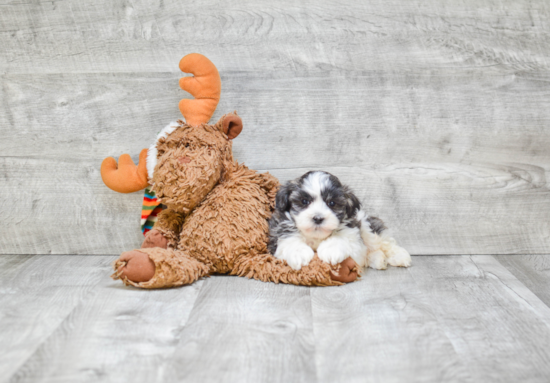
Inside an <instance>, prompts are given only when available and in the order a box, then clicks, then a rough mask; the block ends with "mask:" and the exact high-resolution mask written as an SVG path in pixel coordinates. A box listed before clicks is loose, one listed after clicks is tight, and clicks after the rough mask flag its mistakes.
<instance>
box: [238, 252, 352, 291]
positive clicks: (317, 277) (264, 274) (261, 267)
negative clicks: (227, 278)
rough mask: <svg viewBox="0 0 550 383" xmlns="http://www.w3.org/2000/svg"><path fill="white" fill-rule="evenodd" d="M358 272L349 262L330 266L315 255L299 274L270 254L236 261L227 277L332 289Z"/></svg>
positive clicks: (347, 260)
mask: <svg viewBox="0 0 550 383" xmlns="http://www.w3.org/2000/svg"><path fill="white" fill-rule="evenodd" d="M358 269H359V268H358V267H357V264H356V263H355V261H354V260H353V259H351V258H347V259H346V260H344V261H343V262H342V263H340V264H338V265H336V266H332V265H330V264H328V263H326V262H322V261H321V260H320V259H319V257H317V254H316V255H315V256H314V257H313V259H312V260H311V262H310V263H309V265H307V266H302V268H301V269H300V270H294V269H292V268H291V267H290V266H288V265H287V264H286V262H285V261H283V260H281V259H277V258H275V257H274V256H273V255H271V254H259V255H254V254H250V255H243V256H240V257H239V258H238V259H237V261H236V262H235V264H234V266H233V270H232V271H231V275H239V276H242V277H247V278H254V279H257V280H260V281H264V282H275V283H279V282H282V283H290V284H293V285H302V286H336V285H341V284H342V283H349V282H353V281H354V280H356V279H357V277H358V273H359V270H358Z"/></svg>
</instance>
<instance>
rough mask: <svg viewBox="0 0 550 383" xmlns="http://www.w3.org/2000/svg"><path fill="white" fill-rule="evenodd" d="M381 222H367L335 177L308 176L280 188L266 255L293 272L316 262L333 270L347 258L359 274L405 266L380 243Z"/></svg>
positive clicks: (394, 249)
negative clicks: (361, 270)
mask: <svg viewBox="0 0 550 383" xmlns="http://www.w3.org/2000/svg"><path fill="white" fill-rule="evenodd" d="M385 229H386V227H385V226H384V223H383V222H382V220H380V219H379V218H376V217H369V216H368V215H367V214H365V212H364V211H362V210H361V203H360V202H359V200H358V199H357V197H356V196H355V195H354V194H353V192H352V191H351V189H350V188H349V187H347V186H345V185H342V183H341V182H340V180H338V178H337V177H335V176H334V175H332V174H330V173H327V172H322V171H311V172H308V173H306V174H304V175H303V176H301V177H299V178H297V179H295V180H293V181H289V182H287V183H286V184H285V185H283V186H282V187H281V188H280V189H279V191H278V193H277V197H276V202H275V212H274V213H273V215H272V217H271V219H270V220H269V245H268V248H269V251H270V252H271V254H273V255H274V256H275V257H276V258H279V259H282V260H285V261H286V262H287V263H288V265H289V266H290V267H292V268H293V269H294V270H299V269H301V268H302V266H305V265H308V264H309V262H310V261H311V259H312V258H313V256H314V254H315V251H317V255H318V256H319V258H320V259H321V260H322V261H324V262H327V263H330V264H333V265H335V264H338V263H340V262H342V261H343V260H345V259H346V258H348V257H351V258H353V260H354V261H355V262H356V263H357V265H358V266H359V267H361V268H363V267H365V266H367V265H370V266H371V267H374V268H377V269H385V268H386V266H387V264H390V265H395V266H405V267H407V266H409V265H410V255H409V254H408V253H407V252H406V251H405V250H404V249H403V248H400V247H399V246H397V245H395V241H394V240H393V238H383V237H382V236H381V234H382V232H383V231H384V230H385Z"/></svg>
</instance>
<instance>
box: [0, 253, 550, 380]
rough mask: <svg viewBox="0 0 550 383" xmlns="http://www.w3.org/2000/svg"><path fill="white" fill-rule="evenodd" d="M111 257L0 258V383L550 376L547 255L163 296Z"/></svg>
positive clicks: (228, 281)
mask: <svg viewBox="0 0 550 383" xmlns="http://www.w3.org/2000/svg"><path fill="white" fill-rule="evenodd" d="M114 259H115V257H113V256H52V255H48V256H39V255H37V256H20V255H15V256H12V255H2V256H0V381H1V382H130V381H131V382H135V383H139V382H147V383H150V382H182V381H185V382H187V381H188V382H199V381H200V382H236V381H239V382H289V381H292V382H334V381H343V382H365V381H368V382H435V381H437V382H443V381H445V382H518V381H521V382H547V381H548V377H549V376H550V347H548V345H549V344H550V308H549V307H548V302H547V301H545V300H546V298H547V297H548V295H547V287H548V286H549V284H550V275H549V274H548V273H546V271H545V270H547V268H548V267H547V262H546V260H547V259H548V258H547V257H546V258H545V257H538V256H519V255H510V256H488V255H484V256H416V257H414V258H413V266H412V267H411V268H409V269H401V268H389V269H388V270H386V271H375V270H370V269H369V270H368V271H367V273H366V274H365V276H364V277H363V279H362V280H361V281H359V282H356V283H353V284H350V285H346V286H342V287H330V288H307V287H299V286H289V285H275V284H271V283H262V282H257V281H252V280H247V279H244V278H237V277H228V276H213V277H211V278H207V279H204V280H201V281H198V282H197V283H195V284H193V285H191V286H186V287H182V288H177V289H168V290H155V291H143V290H138V289H134V288H129V287H123V286H122V285H121V284H120V282H115V281H112V280H111V279H110V278H109V273H110V263H111V262H112V261H113V260H114ZM526 259H527V261H526ZM545 290H546V295H545V294H544V292H545ZM539 297H540V298H539Z"/></svg>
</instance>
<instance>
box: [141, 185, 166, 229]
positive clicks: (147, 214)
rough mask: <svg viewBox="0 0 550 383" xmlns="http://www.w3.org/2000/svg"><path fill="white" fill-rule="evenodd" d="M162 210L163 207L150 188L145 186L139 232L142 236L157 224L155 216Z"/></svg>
mask: <svg viewBox="0 0 550 383" xmlns="http://www.w3.org/2000/svg"><path fill="white" fill-rule="evenodd" d="M163 209H164V206H163V205H161V204H160V203H159V202H158V200H157V197H156V196H155V192H154V191H152V190H151V187H150V186H147V188H146V189H145V195H144V196H143V205H142V207H141V231H142V232H143V235H145V234H147V232H148V231H149V230H151V229H152V228H153V225H154V224H155V222H157V215H158V214H159V213H160V212H161V211H162V210H163Z"/></svg>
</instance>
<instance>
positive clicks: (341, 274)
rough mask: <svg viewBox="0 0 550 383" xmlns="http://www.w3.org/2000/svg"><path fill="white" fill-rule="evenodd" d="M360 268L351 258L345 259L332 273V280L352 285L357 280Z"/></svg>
mask: <svg viewBox="0 0 550 383" xmlns="http://www.w3.org/2000/svg"><path fill="white" fill-rule="evenodd" d="M357 276H358V266H357V263H356V262H355V261H354V260H353V259H352V258H351V257H350V258H346V259H344V260H343V261H342V262H341V263H339V264H338V265H336V269H332V270H331V271H330V278H331V279H332V280H333V281H338V282H342V283H350V282H353V281H355V280H356V279H357Z"/></svg>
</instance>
